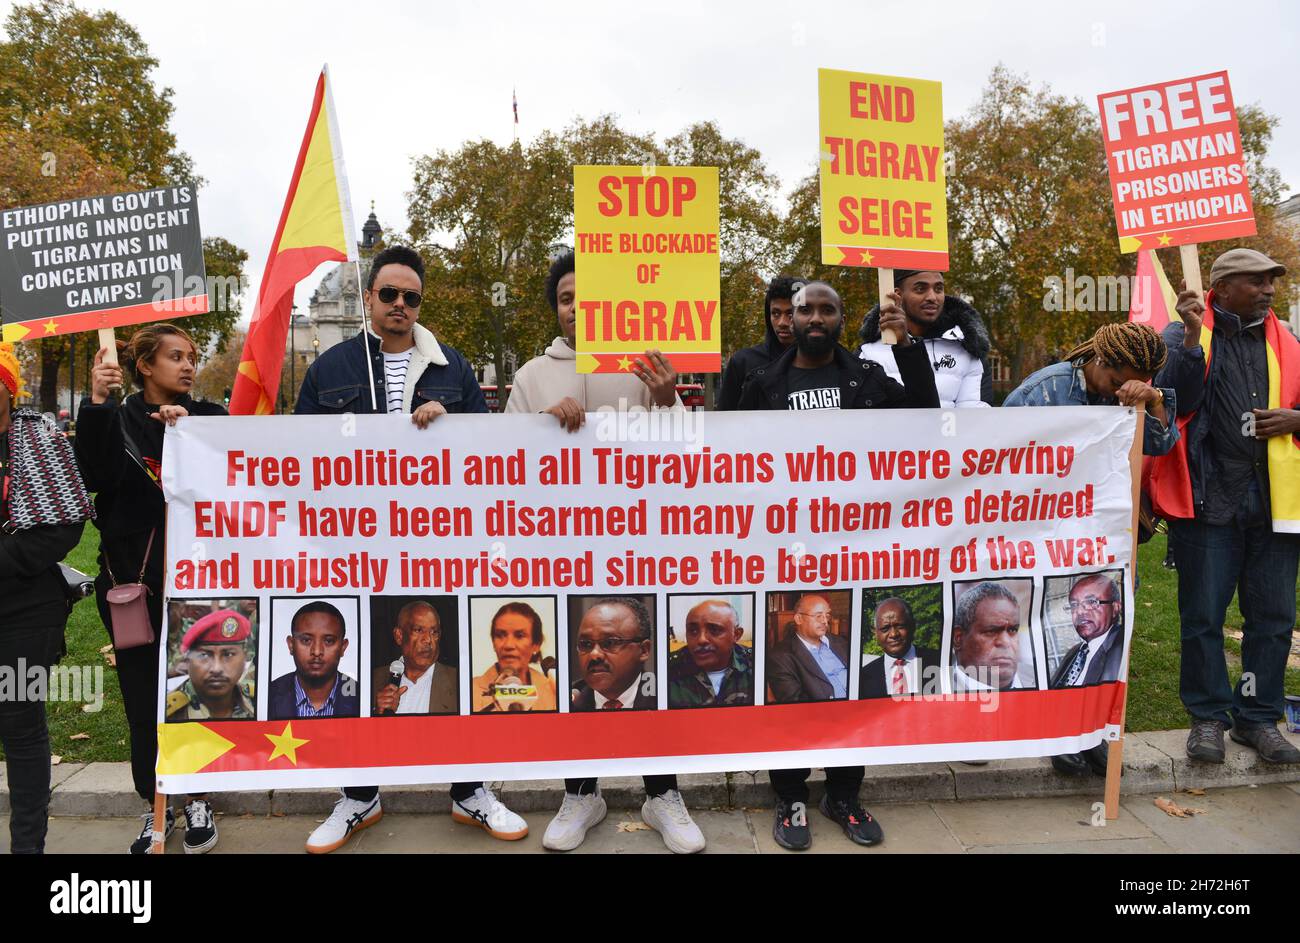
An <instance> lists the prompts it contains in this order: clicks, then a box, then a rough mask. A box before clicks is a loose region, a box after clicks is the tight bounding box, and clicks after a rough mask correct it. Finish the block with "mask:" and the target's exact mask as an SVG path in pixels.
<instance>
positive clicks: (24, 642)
mask: <svg viewBox="0 0 1300 943" xmlns="http://www.w3.org/2000/svg"><path fill="white" fill-rule="evenodd" d="M59 628H60V627H59V626H51V625H38V626H21V627H18V626H4V627H0V668H4V669H8V671H7V672H6V673H9V672H12V673H13V678H14V681H15V684H16V685H20V686H21V687H22V689H23V692H24V699H23V700H18V698H17V697H16V696H15V697H13V698H12V699H11V698H5V699H3V700H0V746H3V747H4V751H5V776H6V778H7V779H8V782H9V850H10V852H11V853H13V854H15V855H22V854H27V855H38V854H41V853H42V852H43V851H44V850H45V832H46V828H47V826H48V823H49V818H48V817H49V809H50V734H49V728H48V726H47V725H46V722H45V701H44V700H38V701H29V700H26V693H27V686H28V685H27V682H28V676H27V672H28V670H29V669H31V668H33V667H36V666H41V667H43V668H48V667H49V666H50V661H51V659H50V657H49V656H50V640H51V639H52V638H53V637H54V633H55V632H57V631H58V630H59ZM20 662H21V665H20ZM20 667H21V668H22V669H23V671H22V673H21V674H19V673H18V669H19V668H20ZM47 690H48V676H47Z"/></svg>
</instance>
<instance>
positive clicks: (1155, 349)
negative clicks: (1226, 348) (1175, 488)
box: [1002, 321, 1178, 455]
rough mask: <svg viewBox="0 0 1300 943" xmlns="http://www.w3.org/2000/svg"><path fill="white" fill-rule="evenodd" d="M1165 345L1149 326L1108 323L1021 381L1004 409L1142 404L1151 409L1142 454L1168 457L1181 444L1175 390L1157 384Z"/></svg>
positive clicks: (1162, 363) (1162, 364)
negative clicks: (1155, 379) (1157, 386)
mask: <svg viewBox="0 0 1300 943" xmlns="http://www.w3.org/2000/svg"><path fill="white" fill-rule="evenodd" d="M1165 358H1166V350H1165V342H1164V341H1163V340H1161V338H1160V335H1159V334H1157V333H1156V332H1155V331H1153V330H1152V329H1151V328H1149V327H1147V326H1146V325H1145V324H1137V323H1135V322H1133V321H1121V322H1120V323H1118V324H1103V325H1102V326H1101V327H1099V328H1097V332H1096V333H1095V334H1093V335H1092V337H1090V338H1088V340H1086V341H1084V342H1083V343H1082V344H1080V345H1079V346H1078V347H1076V348H1074V349H1073V350H1072V351H1070V352H1069V353H1068V354H1066V355H1065V359H1064V360H1062V361H1061V362H1060V363H1054V364H1052V365H1051V366H1050V367H1044V368H1043V369H1042V370H1039V371H1038V372H1037V373H1034V374H1032V375H1030V377H1029V378H1028V379H1027V380H1025V382H1023V383H1021V384H1020V385H1019V386H1018V387H1016V388H1015V390H1013V391H1012V393H1011V395H1010V396H1008V397H1007V399H1006V402H1004V403H1003V404H1002V405H1003V406H1116V405H1118V406H1139V407H1142V408H1145V409H1146V411H1147V421H1146V426H1145V429H1144V431H1143V437H1142V451H1143V452H1144V453H1145V454H1147V455H1164V454H1166V453H1167V452H1168V451H1169V450H1170V449H1172V448H1173V447H1174V443H1175V442H1177V441H1178V426H1177V424H1175V423H1174V421H1173V417H1174V416H1175V415H1177V412H1176V410H1175V408H1174V391H1173V390H1162V389H1158V388H1156V387H1154V386H1152V385H1151V379H1152V377H1154V376H1155V375H1156V374H1157V373H1159V372H1160V368H1161V367H1163V366H1164V364H1165Z"/></svg>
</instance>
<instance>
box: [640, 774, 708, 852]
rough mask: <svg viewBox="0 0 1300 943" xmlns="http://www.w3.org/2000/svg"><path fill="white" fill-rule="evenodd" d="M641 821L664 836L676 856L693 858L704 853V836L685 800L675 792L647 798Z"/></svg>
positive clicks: (642, 809) (669, 848)
mask: <svg viewBox="0 0 1300 943" xmlns="http://www.w3.org/2000/svg"><path fill="white" fill-rule="evenodd" d="M641 820H642V821H643V822H645V824H646V825H649V826H650V827H651V828H653V829H654V830H655V831H656V832H658V833H659V834H660V835H662V836H663V839H664V844H665V845H667V846H668V850H669V851H671V852H672V853H673V854H676V855H693V854H695V852H697V851H703V850H704V833H703V832H701V831H700V827H699V826H698V825H696V824H695V820H694V819H692V818H691V813H690V812H688V811H686V801H685V800H684V799H682V794H681V793H680V792H678V791H677V790H676V789H669V790H668V791H667V792H665V793H664V794H663V795H662V796H648V797H647V798H646V801H645V805H643V806H641Z"/></svg>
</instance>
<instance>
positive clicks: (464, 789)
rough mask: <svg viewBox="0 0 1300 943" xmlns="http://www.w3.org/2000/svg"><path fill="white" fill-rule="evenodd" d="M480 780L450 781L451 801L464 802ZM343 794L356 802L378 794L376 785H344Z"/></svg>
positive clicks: (479, 784) (369, 799)
mask: <svg viewBox="0 0 1300 943" xmlns="http://www.w3.org/2000/svg"><path fill="white" fill-rule="evenodd" d="M482 785H483V783H482V781H481V780H480V781H479V782H476V783H452V784H451V790H450V792H451V798H452V801H453V802H464V801H465V800H466V799H468V798H469V797H470V796H472V795H474V790H476V789H478V788H479V787H480V786H482ZM343 795H345V796H347V797H348V798H349V799H355V800H356V801H357V802H369V801H371V800H372V799H374V798H375V796H377V795H379V787H378V786H345V787H344V789H343Z"/></svg>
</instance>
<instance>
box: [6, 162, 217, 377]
mask: <svg viewBox="0 0 1300 943" xmlns="http://www.w3.org/2000/svg"><path fill="white" fill-rule="evenodd" d="M0 245H3V247H4V251H2V252H0V313H2V315H3V323H4V340H6V341H21V340H40V339H41V338H45V337H54V336H56V335H59V334H71V333H74V332H77V331H96V330H97V331H99V343H100V346H101V347H107V348H108V351H109V354H108V357H107V359H108V360H109V362H112V363H116V362H117V348H116V346H115V345H114V343H113V328H115V327H122V326H124V325H128V324H141V323H144V322H146V321H157V320H159V319H160V318H163V317H169V318H176V317H183V316H185V315H190V314H203V313H204V312H206V311H207V310H208V290H207V281H206V272H205V270H204V265H203V237H202V235H201V234H200V232H199V211H198V205H197V203H196V202H195V199H194V187H193V186H191V185H188V184H187V185H182V186H175V187H159V188H157V189H154V190H141V191H138V192H136V193H115V194H111V195H106V196H95V197H86V198H83V199H76V200H62V201H60V202H57V203H43V204H41V205H39V206H24V207H17V208H15V209H9V210H5V211H4V212H2V213H0Z"/></svg>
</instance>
